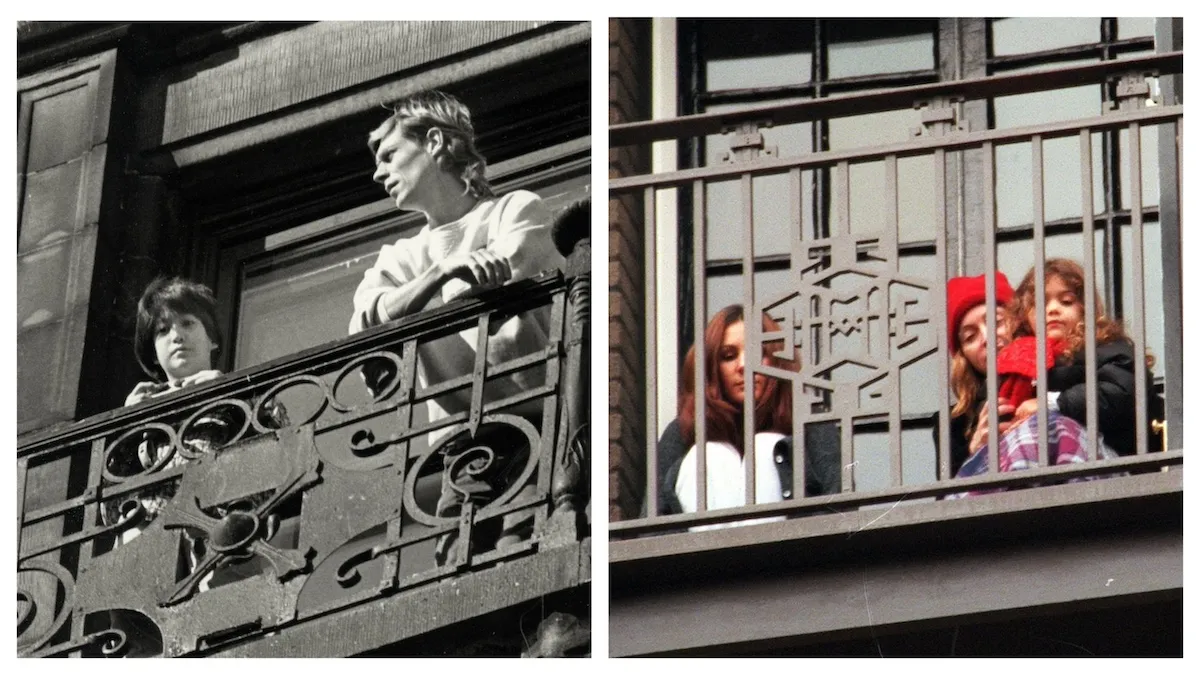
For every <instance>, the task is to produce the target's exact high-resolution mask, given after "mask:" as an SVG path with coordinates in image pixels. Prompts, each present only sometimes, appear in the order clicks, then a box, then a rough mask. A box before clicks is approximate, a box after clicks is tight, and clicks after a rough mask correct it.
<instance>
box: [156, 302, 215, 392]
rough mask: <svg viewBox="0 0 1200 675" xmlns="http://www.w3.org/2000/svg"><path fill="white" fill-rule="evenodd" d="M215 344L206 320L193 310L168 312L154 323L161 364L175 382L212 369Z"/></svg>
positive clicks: (157, 354)
mask: <svg viewBox="0 0 1200 675" xmlns="http://www.w3.org/2000/svg"><path fill="white" fill-rule="evenodd" d="M216 348H217V345H215V344H213V341H212V339H211V338H209V337H208V331H207V330H205V329H204V324H203V323H201V322H200V320H199V319H197V318H196V317H195V316H194V315H192V314H175V313H173V312H168V313H166V314H164V315H163V316H162V317H161V318H159V320H158V325H157V326H155V330H154V351H155V354H156V356H158V365H159V366H161V367H162V369H163V372H165V373H166V374H167V379H168V380H169V381H170V382H172V383H174V382H177V381H179V380H181V379H183V378H185V377H190V376H192V375H195V374H196V373H198V372H200V371H202V370H210V369H212V352H213V350H214V349H216Z"/></svg>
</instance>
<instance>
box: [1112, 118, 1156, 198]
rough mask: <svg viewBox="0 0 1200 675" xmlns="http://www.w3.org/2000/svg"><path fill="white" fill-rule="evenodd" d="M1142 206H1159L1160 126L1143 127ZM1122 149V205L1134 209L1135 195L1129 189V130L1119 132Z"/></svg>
mask: <svg viewBox="0 0 1200 675" xmlns="http://www.w3.org/2000/svg"><path fill="white" fill-rule="evenodd" d="M1140 135H1141V139H1140V140H1141V143H1142V152H1141V158H1142V167H1141V169H1142V206H1143V207H1147V206H1158V125H1154V126H1149V127H1142V133H1141V134H1140ZM1118 137H1119V138H1120V141H1119V142H1120V147H1121V205H1122V206H1123V207H1125V208H1127V209H1128V208H1132V207H1133V201H1132V200H1133V194H1132V192H1131V190H1130V189H1129V188H1130V186H1131V181H1130V175H1129V170H1130V156H1129V130H1128V129H1122V130H1121V131H1119V132H1118Z"/></svg>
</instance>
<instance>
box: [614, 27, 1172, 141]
mask: <svg viewBox="0 0 1200 675" xmlns="http://www.w3.org/2000/svg"><path fill="white" fill-rule="evenodd" d="M1147 72H1154V73H1157V74H1158V75H1160V76H1161V75H1168V74H1176V73H1182V72H1183V52H1182V51H1179V52H1166V53H1162V54H1151V55H1146V56H1139V57H1133V58H1129V59H1121V60H1113V61H1101V62H1098V63H1088V64H1083V65H1077V66H1070V67H1064V68H1054V69H1047V70H1040V71H1035V72H1028V73H1008V74H1000V75H992V76H990V77H980V78H973V79H965V80H953V81H948V82H936V83H931V84H924V85H917V86H911V87H898V88H894V89H886V90H883V91H874V92H865V93H859V94H848V95H845V96H836V97H829V98H820V99H814V100H811V101H799V102H791V103H782V104H775V105H765V106H761V107H755V108H747V109H744V110H737V111H723V112H717V113H702V114H698V115H688V116H685V117H676V118H672V119H665V120H650V121H642V122H629V123H625V124H616V125H613V126H610V127H609V132H608V144H609V147H614V148H615V147H621V146H626V145H636V144H641V143H652V142H654V141H665V140H673V139H678V138H687V137H693V136H706V135H711V134H719V133H722V132H723V131H725V130H726V129H728V128H729V127H735V126H737V125H738V124H739V123H743V122H754V123H761V122H764V121H770V122H771V123H773V124H775V125H782V124H792V123H796V122H811V121H815V120H822V119H830V118H836V117H849V116H854V115H865V114H868V113H875V112H885V111H888V110H898V109H905V108H911V107H912V106H913V104H914V103H915V102H917V101H928V100H930V99H933V98H961V99H963V100H975V99H986V98H992V97H996V96H1011V95H1014V94H1027V93H1032V92H1037V91H1045V90H1050V89H1062V88H1067V87H1077V86H1081V85H1085V84H1092V83H1095V84H1100V83H1103V82H1105V81H1106V80H1107V79H1108V78H1110V77H1114V76H1119V75H1124V74H1127V73H1147Z"/></svg>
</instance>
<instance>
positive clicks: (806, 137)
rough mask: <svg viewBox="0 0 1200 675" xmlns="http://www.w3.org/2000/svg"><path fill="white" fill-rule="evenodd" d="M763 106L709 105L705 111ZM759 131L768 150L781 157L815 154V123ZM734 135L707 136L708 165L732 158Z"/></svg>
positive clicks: (705, 143) (785, 101)
mask: <svg viewBox="0 0 1200 675" xmlns="http://www.w3.org/2000/svg"><path fill="white" fill-rule="evenodd" d="M803 100H806V99H803V98H781V99H778V100H772V101H769V102H768V103H770V104H780V103H792V102H795V101H803ZM762 105H765V103H727V104H720V105H711V106H708V107H707V108H705V109H704V112H730V111H734V110H745V109H747V108H755V107H760V106H762ZM759 131H761V132H762V136H763V146H764V147H765V148H775V151H776V152H777V153H779V156H780V157H795V156H797V155H804V154H808V153H810V152H812V124H811V123H810V122H800V123H797V124H783V125H780V126H773V127H765V128H762V129H760V130H759ZM733 136H734V135H733V134H732V133H728V134H716V135H710V136H705V137H704V165H705V166H714V165H717V164H722V163H724V162H725V158H726V156H729V155H730V148H729V143H730V141H731V140H732V139H733Z"/></svg>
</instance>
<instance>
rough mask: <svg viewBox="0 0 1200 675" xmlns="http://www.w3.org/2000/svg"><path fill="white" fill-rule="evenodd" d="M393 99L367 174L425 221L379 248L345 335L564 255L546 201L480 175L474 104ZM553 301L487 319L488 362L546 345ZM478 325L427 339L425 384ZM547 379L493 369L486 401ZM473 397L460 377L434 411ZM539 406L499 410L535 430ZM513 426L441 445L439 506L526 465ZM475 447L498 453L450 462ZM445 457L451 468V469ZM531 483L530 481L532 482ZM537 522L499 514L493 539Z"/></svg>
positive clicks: (463, 362) (463, 406) (479, 499)
mask: <svg viewBox="0 0 1200 675" xmlns="http://www.w3.org/2000/svg"><path fill="white" fill-rule="evenodd" d="M389 107H390V109H391V111H392V114H391V116H390V117H388V119H387V120H385V121H384V122H383V124H381V125H380V126H379V127H378V128H376V129H375V130H374V131H372V132H371V134H370V136H369V137H368V141H367V145H368V147H369V148H370V150H371V153H372V155H373V156H374V159H375V174H374V180H375V182H377V183H379V184H381V185H382V186H383V188H384V190H386V191H387V193H388V195H389V196H390V197H391V198H392V199H393V200H395V202H396V207H397V208H399V209H401V210H404V211H419V212H421V213H423V214H424V215H425V220H426V224H425V226H424V227H423V228H421V230H420V231H419V232H417V234H416V235H415V236H412V237H410V238H402V239H400V240H399V241H397V242H396V243H395V244H390V245H386V246H384V247H383V248H382V249H381V250H380V252H379V257H378V259H377V260H376V262H375V265H374V266H373V267H372V268H371V269H369V270H367V272H366V273H365V274H364V276H363V280H362V282H360V283H359V286H358V289H357V290H356V291H355V293H354V314H353V316H352V317H351V319H350V333H351V334H353V333H357V332H360V331H363V330H366V329H368V328H371V327H373V326H377V325H380V324H384V323H387V322H389V321H393V320H396V319H400V318H403V317H406V316H409V315H412V314H415V313H417V312H421V311H423V310H426V309H431V308H434V307H438V306H441V305H443V304H445V303H447V302H450V301H451V300H453V299H455V298H458V297H460V296H462V295H464V294H467V293H471V292H476V291H479V290H484V289H490V288H496V287H498V286H501V285H503V284H505V283H509V282H511V281H518V280H520V279H525V278H528V277H532V276H534V275H536V274H538V273H539V272H542V271H544V270H549V269H555V268H559V267H561V266H562V264H563V257H562V255H561V254H559V252H558V251H557V250H556V249H555V247H554V243H553V241H552V240H551V236H550V223H551V214H550V211H549V209H548V208H547V207H546V205H545V204H544V203H543V202H542V200H541V199H540V198H539V197H538V196H537V195H535V194H533V193H532V192H528V191H524V190H516V191H513V192H509V193H507V194H505V195H503V196H496V195H495V194H494V193H493V191H492V188H491V186H490V185H489V184H488V181H487V178H486V175H485V171H486V166H487V163H486V161H485V160H484V158H483V156H482V155H481V154H480V153H479V151H478V150H477V149H476V147H475V130H474V127H473V125H472V123H471V113H470V111H469V110H468V109H467V107H466V106H465V105H463V104H462V102H460V101H459V100H458V99H456V98H454V97H453V96H450V95H447V94H444V93H441V92H436V91H430V92H422V93H419V94H415V95H413V96H410V97H408V98H405V99H403V100H401V101H399V102H397V103H395V104H393V105H392V106H389ZM548 310H549V308H545V307H544V308H540V309H537V310H534V311H530V312H526V313H524V314H521V315H519V316H513V317H509V318H508V319H506V320H504V321H502V322H500V321H499V320H494V323H493V325H492V326H491V328H490V330H489V333H490V335H489V337H488V344H487V361H488V364H489V365H494V364H500V363H504V362H506V361H511V360H512V359H515V358H519V357H521V356H525V355H528V354H531V353H533V352H535V351H538V350H540V349H543V348H544V347H545V346H546V345H547V344H548V341H549V332H550V331H549V320H550V315H549V311H548ZM497 323H498V324H499V325H496V324H497ZM477 332H478V331H477V329H475V328H472V329H468V330H464V331H462V332H460V333H457V334H454V335H450V336H447V337H445V338H441V339H438V340H434V341H428V342H425V343H422V344H421V346H420V348H419V350H418V363H417V375H418V378H419V380H420V384H421V386H422V387H430V386H435V385H437V384H439V383H441V382H445V381H446V380H449V379H452V378H456V377H461V376H463V375H465V374H467V373H470V372H471V371H472V370H473V367H474V362H475V345H476V339H477V337H478V336H477ZM543 384H545V368H544V367H534V368H527V369H523V370H520V371H517V372H514V373H512V374H510V375H506V376H504V377H501V378H495V379H489V380H488V381H487V385H486V386H485V388H484V403H485V404H486V403H489V402H493V401H498V400H502V399H505V398H508V397H509V396H513V395H516V394H518V393H521V392H524V391H528V390H529V389H532V388H535V387H538V386H541V385H543ZM470 396H471V388H470V387H467V388H464V389H458V390H456V391H454V392H450V393H448V394H445V395H442V396H439V397H437V398H436V399H433V400H430V401H429V406H428V409H429V418H430V421H431V422H436V421H438V420H441V419H445V418H446V417H448V416H450V415H454V414H457V413H462V412H466V411H469V410H470V406H471V401H470ZM541 408H542V402H541V400H540V399H535V400H533V401H527V402H526V403H524V404H522V405H518V406H513V407H511V408H506V409H505V411H504V412H508V413H513V414H517V415H521V416H523V417H525V418H527V419H529V420H531V421H532V422H534V425H535V427H536V428H539V429H540V426H541V420H540V416H541ZM448 431H449V429H439V430H435V431H434V432H431V433H430V436H429V442H430V446H431V447H436V446H437V445H438V443H439V442H441V441H443V439H444V438H445V435H446V434H447V433H448ZM513 431H514V430H513V429H511V428H509V427H506V426H505V427H501V426H499V425H497V426H496V427H492V428H487V425H485V426H483V427H481V428H480V431H479V433H478V434H477V435H476V437H475V438H474V439H471V438H466V434H465V433H461V434H458V435H456V436H455V437H454V438H452V439H449V440H448V441H446V442H445V444H444V445H443V447H442V452H443V453H444V463H445V467H446V469H447V470H446V471H444V472H443V475H442V494H441V498H440V499H439V500H438V506H437V515H438V516H443V517H453V516H457V515H458V514H459V512H460V511H461V509H462V505H463V504H464V503H466V502H468V501H470V502H472V503H474V504H476V505H477V508H482V506H483V505H484V504H486V503H487V502H488V501H490V500H492V499H494V498H495V497H496V496H498V495H499V494H500V493H502V492H503V491H504V490H505V489H506V488H507V486H508V485H507V483H508V482H510V481H511V480H512V479H513V478H514V477H516V476H518V475H519V474H520V473H521V468H522V467H523V465H524V464H525V461H526V458H527V457H528V454H529V448H528V442H527V441H525V440H523V436H522V437H521V438H515V437H514V434H513ZM477 445H488V446H490V447H491V448H492V450H493V451H494V452H495V453H496V456H495V458H494V459H493V460H492V461H490V462H485V461H483V460H472V461H470V462H465V463H464V462H458V463H455V462H454V460H455V458H456V457H457V456H458V455H459V454H461V453H462V452H463V451H465V450H466V448H467V447H468V446H477ZM514 446H515V447H514ZM452 465H454V466H455V469H456V471H455V475H451V471H450V470H449V469H450V468H451V466H452ZM527 489H528V490H532V485H529V486H527ZM522 494H524V491H523V493H522ZM521 496H522V495H521V494H518V495H517V498H518V499H519V498H521ZM532 520H533V515H532V513H531V512H529V511H522V512H516V513H513V514H509V515H508V516H505V517H504V522H503V530H502V532H501V533H500V535H499V541H498V545H500V546H503V545H506V544H509V543H512V542H514V541H519V540H520V539H523V538H527V537H528V534H529V532H530V531H531V529H532ZM481 529H484V528H481ZM489 538H490V536H489V533H482V534H481V537H480V539H481V541H486V540H487V539H489ZM453 540H454V537H453V536H450V537H445V538H443V540H441V541H439V542H438V547H437V553H436V557H437V559H438V563H439V564H442V563H444V562H445V561H446V558H447V556H448V549H449V548H450V545H451V544H452V543H453Z"/></svg>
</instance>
